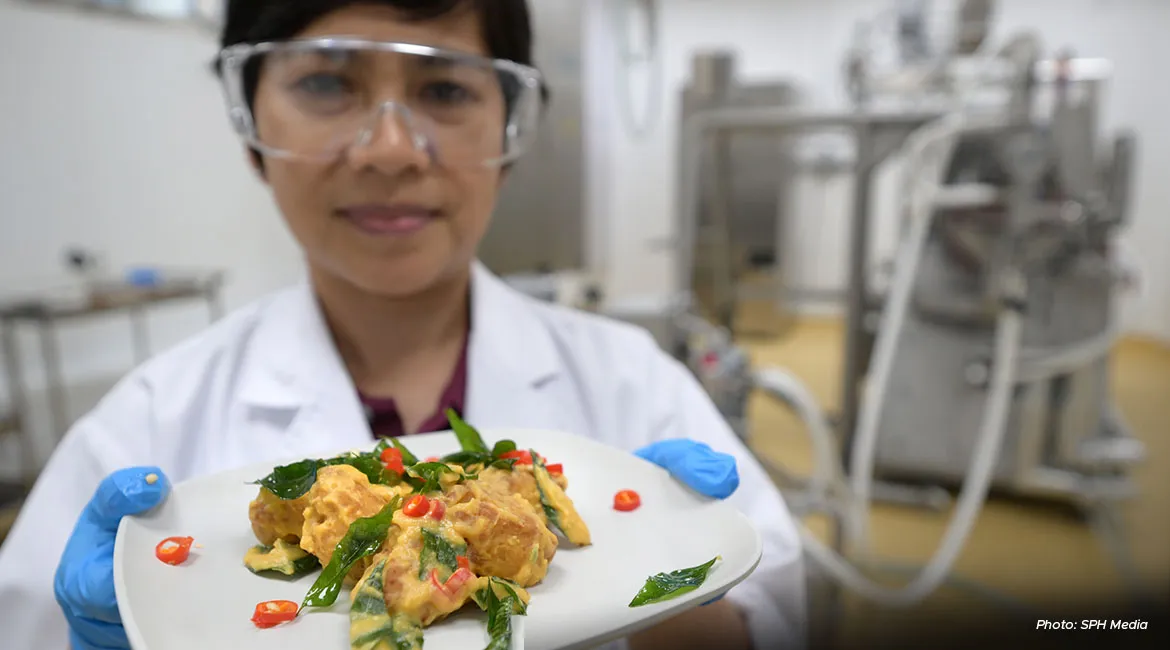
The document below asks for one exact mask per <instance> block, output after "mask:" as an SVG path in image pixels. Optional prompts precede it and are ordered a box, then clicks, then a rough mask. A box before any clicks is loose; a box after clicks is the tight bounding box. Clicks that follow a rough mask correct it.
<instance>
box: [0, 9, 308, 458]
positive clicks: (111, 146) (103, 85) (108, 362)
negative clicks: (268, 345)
mask: <svg viewBox="0 0 1170 650" xmlns="http://www.w3.org/2000/svg"><path fill="white" fill-rule="evenodd" d="M0 43H3V45H2V46H0V47H2V49H3V51H4V56H2V57H0V88H3V90H2V91H0V287H4V288H6V289H8V290H11V289H13V288H30V289H31V288H35V287H40V286H44V285H45V284H46V283H55V282H56V281H58V280H59V279H61V278H62V276H63V273H64V267H63V265H62V263H61V259H62V250H63V249H64V248H65V247H66V246H69V245H78V246H85V247H89V248H93V249H95V250H98V251H100V252H102V253H104V254H105V255H106V257H107V261H108V263H109V264H110V265H111V266H112V267H113V268H115V269H117V268H122V267H124V266H126V265H131V264H155V265H167V266H178V267H199V268H206V267H213V268H221V269H226V270H227V271H228V272H229V277H228V284H227V286H226V288H225V291H224V299H225V304H226V307H227V308H228V309H231V308H232V307H236V306H239V305H240V304H242V303H244V302H246V301H248V300H251V299H253V298H254V297H256V296H257V295H259V294H261V293H263V292H265V291H268V290H271V289H273V288H276V287H278V286H281V285H284V284H287V283H288V282H290V281H293V280H295V279H296V277H297V275H298V273H299V269H300V261H299V258H298V255H297V252H296V250H295V248H294V247H293V245H292V240H291V238H290V237H289V235H288V234H287V232H286V231H285V229H284V226H283V224H282V223H281V221H280V220H279V217H278V214H277V212H276V211H275V209H274V208H273V206H272V205H271V202H270V200H269V198H268V194H267V193H266V191H265V189H264V186H263V185H262V184H261V183H260V182H259V181H258V180H257V179H256V178H255V175H254V174H253V173H252V172H251V169H250V168H249V167H248V166H247V164H246V159H245V157H244V154H243V149H242V148H241V147H240V145H239V144H238V143H237V141H236V140H235V138H234V136H233V134H232V133H231V131H230V129H229V126H228V123H227V120H226V118H225V116H224V110H223V104H222V101H221V99H220V94H219V90H218V86H217V85H216V83H215V79H214V76H213V75H212V74H211V72H210V70H209V68H208V63H209V61H210V57H211V56H212V55H213V54H214V52H215V49H216V48H215V37H214V35H212V34H210V33H201V32H197V31H195V30H192V29H185V28H181V27H174V26H165V25H158V24H147V23H138V22H134V21H127V20H117V19H100V18H96V17H94V16H91V15H80V14H75V13H73V12H70V11H58V10H45V9H39V8H29V7H28V6H27V5H24V4H15V3H9V2H8V1H7V0H5V1H3V2H0ZM156 314H157V315H156V316H155V317H154V318H153V319H152V327H151V338H152V343H153V345H154V348H155V349H156V350H157V349H161V348H163V347H166V346H169V345H171V344H173V343H175V342H177V341H178V340H179V339H181V338H183V337H185V336H188V335H190V334H191V333H193V332H195V331H197V330H198V328H200V327H203V326H204V325H205V323H206V322H207V315H206V310H205V309H203V308H202V307H200V306H189V307H185V306H176V307H168V308H165V309H160V310H159V311H158V312H156ZM129 337H130V334H129V326H128V324H127V321H126V319H125V317H117V316H112V317H108V318H100V319H96V320H94V321H92V322H88V323H86V324H80V323H79V324H77V325H71V326H68V327H66V328H63V330H62V336H61V339H62V345H63V350H62V353H63V356H64V358H65V359H66V371H67V374H68V378H69V383H70V384H71V385H72V386H76V385H78V384H84V383H89V382H93V381H95V380H101V379H103V378H107V377H111V376H117V375H118V374H120V373H123V372H125V371H126V370H127V369H129V368H130V367H132V364H133V362H134V359H133V356H132V351H131V347H130V345H129V340H130V338H129ZM21 342H22V348H23V352H24V354H23V355H22V357H23V359H24V360H25V362H26V364H25V365H26V370H27V371H28V372H27V375H26V376H27V378H28V379H29V380H30V383H31V385H32V387H33V389H34V390H39V389H40V387H42V386H43V372H42V367H41V365H40V364H39V363H38V356H37V348H36V345H35V339H34V338H33V337H32V336H31V332H29V331H27V329H26V330H23V331H21ZM2 381H3V380H2V379H0V382H2ZM6 396H7V387H6V386H3V384H2V383H0V404H2V403H3V402H4V401H5V397H6ZM34 415H35V416H36V425H37V426H36V428H37V430H38V431H43V427H44V413H43V412H42V411H38V412H37V413H35V414H34ZM14 455H15V454H14V448H13V447H11V446H7V447H5V446H3V445H0V473H2V472H3V471H4V470H5V468H6V467H7V468H8V469H11V460H12V458H13V456H14ZM5 461H8V462H5Z"/></svg>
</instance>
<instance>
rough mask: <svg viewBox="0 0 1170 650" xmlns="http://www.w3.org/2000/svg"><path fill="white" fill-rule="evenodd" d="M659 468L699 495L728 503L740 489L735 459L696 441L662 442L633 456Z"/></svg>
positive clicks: (640, 450)
mask: <svg viewBox="0 0 1170 650" xmlns="http://www.w3.org/2000/svg"><path fill="white" fill-rule="evenodd" d="M634 454H635V455H636V456H638V457H639V458H643V459H645V460H648V461H650V462H651V463H654V464H655V465H658V466H659V467H662V468H664V469H665V470H666V471H668V472H670V474H671V476H673V477H675V478H676V479H678V480H680V481H682V482H683V483H685V484H687V485H688V486H690V488H691V489H692V490H695V491H696V492H698V493H699V494H702V495H705V496H709V497H711V498H713V499H726V498H727V497H729V496H731V495H732V494H734V493H735V490H736V489H737V488H738V487H739V472H738V471H737V470H736V468H735V457H734V456H731V455H728V454H723V453H720V452H717V451H715V450H714V449H711V447H709V446H707V445H706V444H704V443H701V442H695V441H694V440H682V439H675V440H662V441H659V442H656V443H654V444H652V445H649V446H646V447H643V448H641V449H639V450H638V451H636V452H634Z"/></svg>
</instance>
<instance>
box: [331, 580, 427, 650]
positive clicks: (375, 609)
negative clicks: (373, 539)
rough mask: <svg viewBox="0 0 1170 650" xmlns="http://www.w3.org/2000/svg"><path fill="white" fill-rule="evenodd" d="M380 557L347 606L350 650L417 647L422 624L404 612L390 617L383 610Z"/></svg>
mask: <svg viewBox="0 0 1170 650" xmlns="http://www.w3.org/2000/svg"><path fill="white" fill-rule="evenodd" d="M385 570H386V561H385V560H382V561H380V562H378V563H377V564H376V565H374V568H373V569H371V570H370V572H369V573H368V574H367V575H366V578H365V580H363V581H362V583H361V584H360V585H359V586H358V589H357V591H356V593H355V594H354V598H353V602H352V603H351V604H350V607H349V647H350V648H351V650H421V648H422V645H423V630H422V625H420V624H418V622H417V621H414V620H412V619H410V618H408V617H407V616H406V615H404V614H395V615H393V616H391V615H390V613H389V612H388V611H387V609H386V600H385V597H384V592H383V575H384V573H385Z"/></svg>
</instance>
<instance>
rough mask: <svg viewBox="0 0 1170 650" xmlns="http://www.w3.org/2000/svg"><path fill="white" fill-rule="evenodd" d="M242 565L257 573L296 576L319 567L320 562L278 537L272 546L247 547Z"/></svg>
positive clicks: (313, 556)
mask: <svg viewBox="0 0 1170 650" xmlns="http://www.w3.org/2000/svg"><path fill="white" fill-rule="evenodd" d="M244 566H246V567H248V570H249V571H251V572H252V573H255V574H258V575H271V574H280V575H283V576H287V577H298V576H302V575H305V574H306V573H310V572H312V571H315V570H316V569H319V568H321V563H320V562H318V561H317V557H316V556H315V555H310V554H309V553H308V552H306V551H305V550H304V549H302V548H301V547H300V546H297V545H296V544H291V543H289V542H286V541H284V540H283V539H278V540H276V542H275V544H274V545H273V546H266V545H263V544H257V545H256V546H253V547H252V548H251V549H249V550H248V552H247V554H245V555H244Z"/></svg>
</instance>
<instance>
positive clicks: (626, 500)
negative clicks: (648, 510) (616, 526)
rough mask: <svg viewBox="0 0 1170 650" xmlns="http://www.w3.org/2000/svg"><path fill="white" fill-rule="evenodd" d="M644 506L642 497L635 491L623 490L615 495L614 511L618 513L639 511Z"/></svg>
mask: <svg viewBox="0 0 1170 650" xmlns="http://www.w3.org/2000/svg"><path fill="white" fill-rule="evenodd" d="M641 505H642V497H640V496H638V493H637V492H635V491H633V490H622V491H620V492H618V493H617V494H615V495H613V509H614V510H617V511H618V512H630V511H632V510H637V509H638V507H639V506H641Z"/></svg>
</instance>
